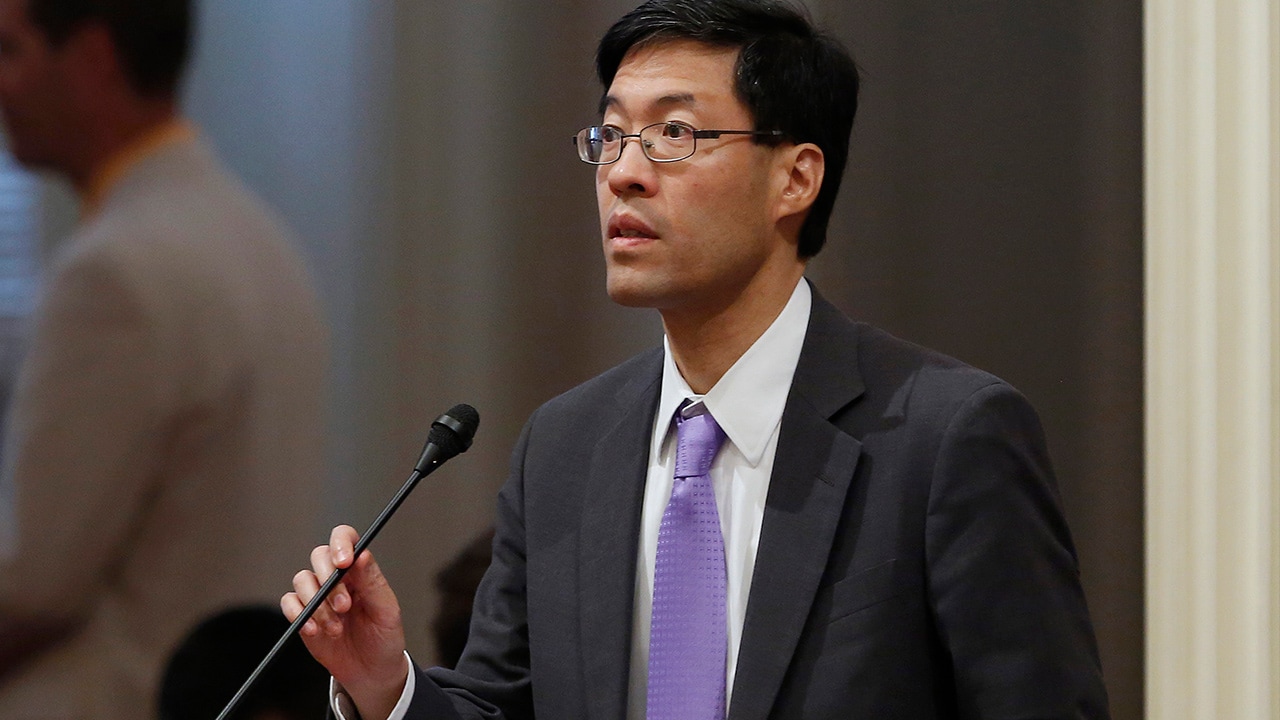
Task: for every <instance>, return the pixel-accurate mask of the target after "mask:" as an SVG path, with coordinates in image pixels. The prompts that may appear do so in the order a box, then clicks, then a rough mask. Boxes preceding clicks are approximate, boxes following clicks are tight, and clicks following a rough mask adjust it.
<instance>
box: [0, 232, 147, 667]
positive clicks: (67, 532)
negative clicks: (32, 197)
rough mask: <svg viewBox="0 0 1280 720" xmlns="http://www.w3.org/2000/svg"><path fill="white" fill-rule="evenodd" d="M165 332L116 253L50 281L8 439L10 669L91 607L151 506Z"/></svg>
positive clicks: (1, 602) (3, 574)
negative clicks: (160, 337) (160, 344)
mask: <svg viewBox="0 0 1280 720" xmlns="http://www.w3.org/2000/svg"><path fill="white" fill-rule="evenodd" d="M156 344H157V338H156V337H155V336H154V328H153V327H151V323H150V321H149V318H148V317H147V315H146V312H145V310H144V308H143V303H141V302H140V300H139V298H138V297H136V295H135V294H134V293H132V292H131V290H130V288H129V285H128V283H127V282H126V281H125V280H124V279H123V275H122V273H121V272H119V268H118V267H117V266H116V265H115V263H114V262H113V261H112V259H111V258H110V257H109V256H108V257H103V256H102V255H101V254H99V255H98V256H95V257H83V256H82V257H78V258H76V259H74V260H72V261H71V262H70V263H69V264H68V265H67V266H66V267H64V268H62V270H61V271H60V272H58V273H57V274H56V275H55V276H54V277H53V279H52V280H51V281H50V284H49V287H48V290H47V293H46V296H45V298H44V300H43V303H42V305H41V308H40V310H39V314H38V316H37V322H36V325H35V328H34V335H33V338H32V345H31V348H30V354H29V355H28V358H27V362H26V363H25V364H24V366H23V370H22V373H21V375H20V377H19V379H18V387H17V390H16V393H15V397H14V402H13V404H12V405H11V407H10V410H9V412H10V414H9V417H8V420H7V423H6V426H7V427H6V435H7V437H6V439H5V445H4V449H3V451H2V452H3V463H4V473H5V476H4V478H3V482H4V483H6V484H7V485H8V487H9V488H10V489H11V491H12V493H13V502H14V505H15V507H14V513H13V517H14V520H15V524H16V528H14V529H15V530H16V535H15V536H14V538H15V542H14V545H13V547H12V548H11V549H10V550H11V552H10V554H9V555H8V556H7V557H4V558H0V678H2V677H4V676H5V675H6V674H7V673H9V672H10V671H12V669H13V668H14V667H15V666H16V665H18V664H19V663H21V662H23V661H24V659H26V658H29V657H31V656H32V655H33V654H35V653H38V652H40V651H41V650H42V649H44V648H46V647H48V646H49V645H50V644H52V643H55V642H57V641H58V640H59V639H60V638H61V637H63V636H64V635H66V634H67V633H69V632H72V631H74V629H75V628H76V626H77V625H78V624H79V623H81V622H83V621H84V620H85V619H86V617H87V616H88V614H89V612H90V610H91V608H92V604H93V601H94V598H95V597H96V596H97V595H98V594H99V593H100V592H101V591H102V589H103V587H104V586H105V585H107V584H108V583H109V582H111V580H112V578H111V572H112V569H113V567H115V565H116V561H117V559H118V558H119V557H120V554H121V553H122V552H125V551H126V548H127V545H128V543H129V541H130V536H131V530H132V528H133V526H134V523H135V519H136V518H137V516H138V514H139V513H141V512H144V511H145V508H146V505H147V502H148V497H149V496H150V494H151V493H152V492H153V491H154V488H153V487H152V486H151V484H152V482H153V478H154V475H155V472H154V470H155V468H154V463H155V458H156V456H157V454H158V453H157V450H156V448H157V446H158V445H160V444H161V443H163V442H164V437H163V427H162V422H163V411H162V408H163V401H162V398H163V397H164V394H165V393H168V392H171V391H170V389H168V388H167V387H165V385H164V383H165V382H166V380H165V378H166V377H167V374H166V372H165V369H164V368H163V367H162V365H161V360H160V359H159V358H158V353H157V351H156Z"/></svg>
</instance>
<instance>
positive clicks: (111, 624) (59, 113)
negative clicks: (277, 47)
mask: <svg viewBox="0 0 1280 720" xmlns="http://www.w3.org/2000/svg"><path fill="white" fill-rule="evenodd" d="M192 17H193V10H192V7H191V5H190V2H189V0H0V109H2V110H3V116H4V122H5V125H6V127H7V131H8V143H9V149H10V151H11V152H12V153H13V155H14V157H15V158H17V160H18V161H19V162H20V163H22V164H23V165H25V166H27V167H29V168H38V169H46V170H50V171H53V172H54V173H56V174H58V175H61V176H63V177H65V178H66V179H67V180H69V181H70V183H71V185H72V186H73V187H74V189H75V190H76V192H77V194H78V195H79V199H80V201H81V213H82V217H81V221H80V224H79V227H78V228H77V230H76V231H75V232H74V234H73V235H72V236H71V237H69V238H67V239H66V240H65V241H63V242H62V243H61V244H60V245H59V246H58V247H57V248H56V251H55V253H54V257H53V259H52V263H51V267H49V269H48V273H47V275H46V279H45V282H44V292H43V295H42V297H41V299H40V303H39V305H38V309H37V311H36V314H35V317H34V321H33V322H34V325H33V327H32V330H31V332H32V336H31V345H30V350H29V354H28V355H27V357H26V359H25V361H24V363H23V365H22V368H21V370H20V372H19V378H18V381H17V387H16V389H15V393H14V397H13V400H12V405H11V407H10V408H9V420H8V423H7V427H6V434H5V438H4V448H3V455H2V458H3V474H2V475H0V490H3V492H0V495H2V496H9V497H11V498H12V502H13V509H12V513H11V515H10V516H9V518H8V519H7V520H0V522H4V523H5V524H7V525H8V527H6V528H3V530H4V532H3V533H0V535H7V536H8V537H10V538H11V540H10V542H9V543H8V545H7V549H6V550H5V552H4V553H3V555H2V556H0V716H3V717H4V718H5V720H34V719H35V718H39V719H40V720H71V719H73V718H74V719H76V720H84V719H87V718H93V719H94V720H115V719H117V718H119V719H123V718H129V719H130V720H136V718H141V717H154V716H155V708H154V702H155V700H154V699H155V697H156V692H157V683H158V680H159V677H160V673H161V669H162V666H163V663H164V661H165V659H166V658H167V657H168V655H169V653H170V652H171V651H172V649H173V647H174V646H175V645H176V644H177V642H178V641H179V640H180V639H181V638H182V637H183V635H184V634H185V633H186V632H188V630H189V629H190V628H191V627H192V626H193V625H194V624H195V623H196V622H197V621H198V620H200V619H202V618H204V617H207V616H208V615H210V614H211V613H212V612H214V611H215V610H218V609H221V608H223V607H226V606H228V605H229V604H233V603H243V602H252V601H258V600H264V599H269V598H273V597H275V596H276V595H277V594H278V593H277V592H276V591H274V590H273V584H274V583H273V581H276V580H277V579H278V578H279V577H280V576H281V575H283V574H285V573H287V572H291V569H292V567H293V566H294V563H295V562H296V561H293V560H291V558H296V557H297V555H298V554H299V552H300V549H301V548H303V547H308V546H309V540H308V538H309V536H310V535H311V531H312V529H313V523H314V522H315V520H316V514H317V501H316V499H315V498H316V497H317V490H318V486H319V478H320V471H321V467H322V454H323V426H324V425H323V424H324V417H325V401H324V398H325V393H324V388H325V383H326V364H327V354H328V331H327V327H326V324H325V323H324V321H323V319H322V317H321V313H320V310H319V306H318V302H317V298H316V295H315V292H314V291H313V288H312V284H311V280H310V278H309V276H308V274H307V272H306V270H305V267H304V264H303V262H302V260H301V258H300V257H299V255H298V253H297V251H296V249H295V248H294V247H293V245H292V244H291V242H290V240H289V239H288V238H287V236H286V234H285V233H284V231H283V229H282V227H281V225H280V224H279V222H277V220H276V219H275V218H274V217H273V216H272V214H271V213H270V212H269V211H268V210H267V209H266V208H265V207H264V206H263V205H262V204H261V203H260V202H259V201H258V200H257V199H255V198H254V197H253V196H252V194H251V193H250V192H249V191H248V190H246V189H245V188H244V187H243V186H242V185H241V184H240V183H239V182H238V181H237V180H236V179H234V178H233V177H231V176H230V175H229V174H228V173H227V171H226V170H224V169H223V168H222V167H221V165H220V164H219V163H218V161H217V160H216V159H215V158H214V156H213V155H212V153H211V151H210V149H209V148H208V147H207V145H206V143H205V142H204V141H203V140H202V139H201V138H200V133H199V132H198V130H197V129H196V128H194V127H193V126H192V125H191V124H190V123H189V122H187V121H185V120H183V119H182V118H181V116H180V113H179V110H178V105H177V96H178V90H179V84H180V80H181V77H182V74H183V68H184V65H185V62H186V59H187V56H188V54H189V48H190V45H191V36H192Z"/></svg>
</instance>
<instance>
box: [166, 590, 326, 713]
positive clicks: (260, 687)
mask: <svg viewBox="0 0 1280 720" xmlns="http://www.w3.org/2000/svg"><path fill="white" fill-rule="evenodd" d="M288 627H289V621H288V620H285V619H284V615H282V614H281V612H280V609H279V608H276V607H272V606H269V605H246V606H241V607H236V608H231V609H228V610H225V611H223V612H220V613H218V614H216V615H214V616H212V617H210V618H208V619H206V620H205V621H203V622H201V623H200V624H199V625H197V626H196V627H195V628H194V629H193V630H192V631H191V633H190V634H189V635H188V636H187V637H186V638H185V639H184V640H183V641H182V643H181V644H180V645H179V646H178V647H177V648H176V649H175V650H174V652H173V655H172V657H170V659H169V662H168V665H167V666H166V667H165V671H164V679H163V680H162V681H161V684H160V694H159V705H160V720H213V719H214V718H216V717H217V716H218V713H219V712H221V711H222V709H223V707H225V706H226V704H227V703H228V702H230V700H231V698H232V696H233V695H235V693H236V691H237V690H238V689H239V688H240V685H241V684H243V683H244V681H245V679H246V678H248V677H249V675H250V673H252V672H253V670H254V668H256V667H257V666H258V663H259V662H260V661H261V660H262V658H264V657H266V655H267V652H268V651H269V650H270V649H271V647H272V646H273V645H275V643H276V642H277V641H278V640H279V639H280V636H281V635H283V634H284V631H285V630H286V629H288ZM258 680H259V682H258V683H257V684H255V685H254V687H253V689H252V690H250V691H249V693H248V694H246V695H245V697H244V699H243V700H242V701H241V703H240V705H239V706H237V708H236V711H235V713H233V714H232V715H231V718H232V720H252V719H253V718H258V717H262V716H264V715H266V714H267V713H275V714H276V715H278V716H280V717H283V718H289V720H309V719H310V718H321V717H324V713H325V708H326V705H327V696H328V687H329V672H328V671H327V670H325V669H324V666H322V665H321V664H320V663H318V662H316V661H315V659H313V658H312V657H311V654H310V653H308V652H307V649H306V647H305V646H303V644H302V639H301V638H299V637H298V636H296V635H295V636H294V637H293V638H291V639H290V640H289V642H288V643H286V644H285V646H284V647H283V648H281V651H280V654H279V655H277V656H276V659H275V661H274V662H273V663H272V664H271V666H270V667H268V668H267V669H266V670H265V671H264V672H263V674H262V675H261V676H260V677H259V678H258Z"/></svg>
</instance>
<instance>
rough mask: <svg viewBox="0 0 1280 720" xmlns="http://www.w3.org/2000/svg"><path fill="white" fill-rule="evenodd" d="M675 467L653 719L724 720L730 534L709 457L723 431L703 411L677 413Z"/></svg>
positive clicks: (656, 630) (653, 634) (661, 557)
mask: <svg viewBox="0 0 1280 720" xmlns="http://www.w3.org/2000/svg"><path fill="white" fill-rule="evenodd" d="M676 437H677V447H676V472H675V483H674V485H673V486H672V488H671V500H670V501H668V502H667V509H666V511H665V512H663V513H662V526H661V528H660V529H659V530H658V557H657V562H656V564H655V568H654V577H653V622H652V624H651V626H650V631H649V695H648V712H647V713H646V716H647V719H648V720H724V710H725V698H724V693H725V688H724V679H725V658H726V656H727V655H728V640H727V633H728V629H727V627H726V625H727V620H726V617H725V596H726V591H725V582H726V580H725V563H724V536H723V535H721V533H720V514H719V513H718V512H716V495H715V492H714V490H713V489H712V487H711V477H710V476H709V475H708V474H707V473H708V471H709V470H710V469H711V461H712V460H714V459H715V457H716V453H717V452H718V451H719V450H720V445H721V444H722V443H723V442H724V438H725V435H724V431H723V430H721V429H720V426H719V425H717V424H716V421H715V418H713V417H711V414H710V413H708V412H706V411H705V409H703V411H702V412H701V413H699V414H696V415H693V416H692V417H687V418H686V417H684V412H683V410H682V411H681V412H679V413H677V414H676Z"/></svg>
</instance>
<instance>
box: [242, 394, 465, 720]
mask: <svg viewBox="0 0 1280 720" xmlns="http://www.w3.org/2000/svg"><path fill="white" fill-rule="evenodd" d="M479 425H480V413H478V412H476V409H475V408H473V407H471V406H470V405H467V404H465V403H460V404H458V405H454V406H453V407H451V408H449V411H448V412H446V413H445V414H443V415H441V416H440V417H438V418H436V419H435V421H434V422H432V423H431V430H430V431H428V432H427V442H426V443H425V444H424V445H423V447H422V455H421V456H419V457H418V462H417V464H416V465H414V466H413V472H412V473H410V474H409V479H408V480H406V481H405V483H404V485H403V486H401V487H400V491H399V492H397V493H396V495H395V497H393V498H391V502H389V503H387V506H386V507H385V508H383V509H382V512H381V513H379V514H378V517H377V518H375V519H374V521H373V524H371V525H370V526H369V529H368V530H365V531H364V534H362V535H361V536H360V539H359V540H358V541H357V542H356V546H355V548H354V549H353V552H352V560H351V565H348V566H347V567H345V568H336V569H335V570H334V571H333V573H332V574H331V575H329V579H328V580H325V581H324V584H323V585H321V586H320V590H319V591H318V592H316V595H315V597H313V598H311V602H309V603H307V606H306V607H305V608H303V609H302V613H301V614H299V615H298V617H297V618H295V619H294V621H293V623H292V624H290V625H289V628H288V629H287V630H285V631H284V635H281V636H280V639H279V640H277V641H276V644H275V646H274V647H272V648H271V650H270V651H269V652H268V653H267V656H266V657H264V658H263V659H262V662H261V663H259V664H258V667H257V669H255V670H254V671H253V674H251V675H250V676H249V679H248V680H245V681H244V685H241V686H240V689H239V690H237V691H236V694H235V696H234V697H232V698H231V702H229V703H227V706H226V707H224V708H223V709H222V712H221V713H219V714H218V720H227V718H228V717H229V716H230V715H231V713H233V712H235V709H236V706H238V705H239V704H240V701H241V700H243V699H244V696H245V694H246V693H248V692H249V690H250V689H251V688H252V687H253V685H254V684H255V683H256V682H257V681H258V678H259V676H261V675H262V673H263V671H265V670H266V669H267V666H269V665H270V664H271V662H272V661H273V660H275V659H276V655H277V654H279V652H280V648H282V647H284V644H285V643H287V642H289V639H290V638H292V637H293V636H294V635H297V634H298V631H299V630H300V629H302V626H303V625H304V624H306V622H307V620H309V619H311V616H312V615H314V614H315V612H316V610H317V609H318V608H319V607H320V603H322V602H324V600H325V598H327V597H329V593H331V592H333V588H334V587H336V586H337V584H338V583H339V582H340V581H341V580H342V578H343V576H345V575H346V574H347V570H349V569H350V568H351V566H353V565H355V564H356V560H358V559H359V558H360V553H362V552H364V550H365V548H367V547H369V543H371V542H373V538H374V537H375V536H376V535H377V534H378V532H379V531H380V530H382V526H383V525H386V524H387V521H388V520H390V519H391V515H392V514H393V513H394V512H395V511H396V510H397V509H398V508H399V507H400V505H401V503H403V502H404V501H405V498H407V497H409V493H410V492H411V491H412V490H413V488H414V487H416V486H417V484H418V481H419V480H421V479H422V478H424V477H426V476H428V475H430V474H431V473H432V472H434V471H435V469H436V468H438V467H440V466H441V465H443V464H444V463H445V461H447V460H449V459H450V458H452V457H454V456H455V455H459V454H461V453H464V452H466V451H467V448H470V447H471V441H472V439H474V438H475V435H476V428H477V427H478V426H479Z"/></svg>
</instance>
